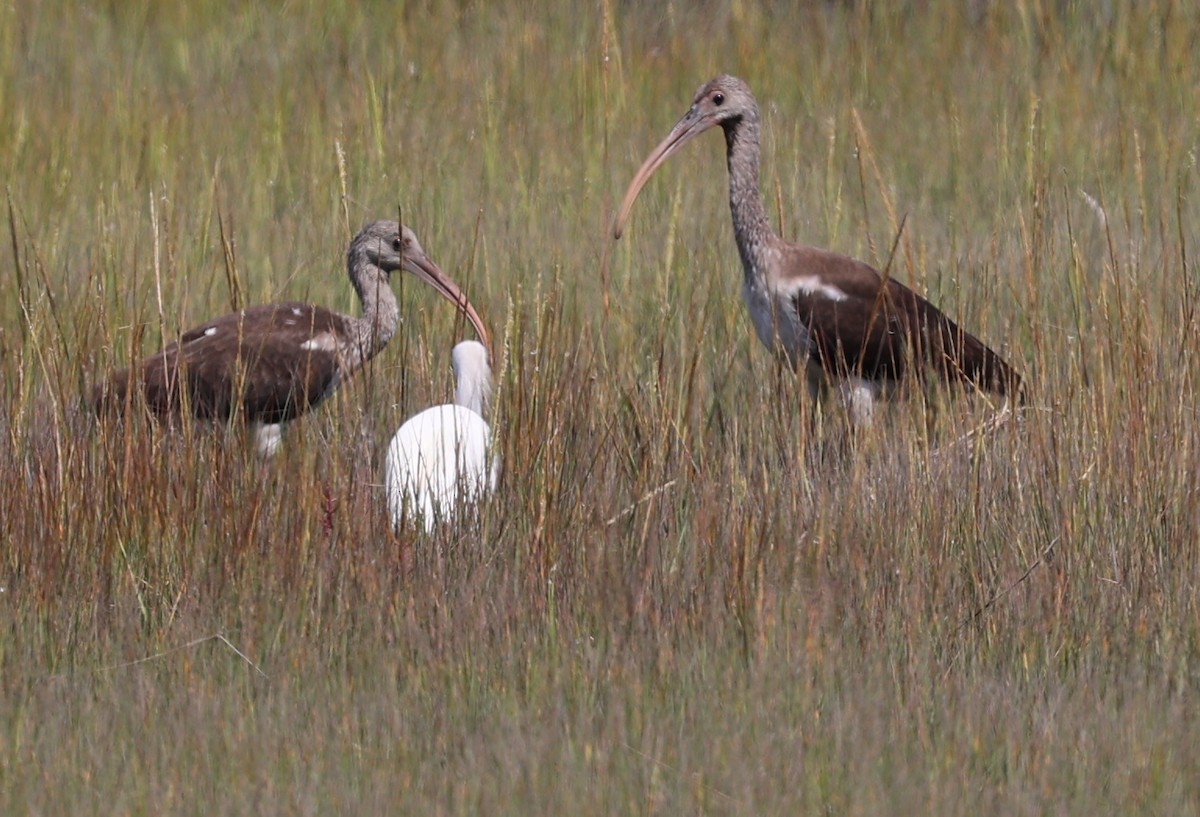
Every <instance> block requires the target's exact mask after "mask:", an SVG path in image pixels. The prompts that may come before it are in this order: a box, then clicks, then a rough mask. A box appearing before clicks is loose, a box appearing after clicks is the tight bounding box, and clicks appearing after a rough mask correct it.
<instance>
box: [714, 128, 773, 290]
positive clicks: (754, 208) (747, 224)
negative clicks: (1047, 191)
mask: <svg viewBox="0 0 1200 817" xmlns="http://www.w3.org/2000/svg"><path fill="white" fill-rule="evenodd" d="M722 127H723V128H724V130H725V153H726V159H727V161H728V164H729V210H730V212H731V213H732V214H733V234H734V237H735V238H736V239H737V246H738V253H739V254H740V255H741V256H742V269H743V270H744V271H745V273H746V278H747V279H748V280H749V279H755V278H762V276H763V275H764V273H765V268H764V264H763V263H762V260H763V254H764V251H765V250H766V248H767V247H768V246H769V244H770V243H771V242H772V241H773V240H774V239H775V233H774V232H773V231H772V230H771V222H770V221H768V220H767V211H766V208H765V207H763V200H762V193H761V192H760V190H759V185H758V162H759V155H760V153H761V151H760V148H759V141H758V111H757V110H753V111H751V112H750V113H749V114H747V115H745V116H743V117H741V118H739V119H734V120H731V121H729V122H727V123H725V124H724V125H723V126H722Z"/></svg>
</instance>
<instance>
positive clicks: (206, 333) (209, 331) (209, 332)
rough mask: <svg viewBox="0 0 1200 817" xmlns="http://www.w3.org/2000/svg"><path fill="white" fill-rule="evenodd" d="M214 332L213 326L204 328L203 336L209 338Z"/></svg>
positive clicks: (215, 328) (215, 330) (215, 329)
mask: <svg viewBox="0 0 1200 817" xmlns="http://www.w3.org/2000/svg"><path fill="white" fill-rule="evenodd" d="M215 334H217V327H215V326H210V327H208V328H207V329H205V330H204V337H206V338H211V337H212V336H213V335H215Z"/></svg>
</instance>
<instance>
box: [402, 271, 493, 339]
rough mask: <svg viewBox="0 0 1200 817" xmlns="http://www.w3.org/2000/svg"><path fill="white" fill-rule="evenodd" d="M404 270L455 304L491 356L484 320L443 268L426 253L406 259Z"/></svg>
mask: <svg viewBox="0 0 1200 817" xmlns="http://www.w3.org/2000/svg"><path fill="white" fill-rule="evenodd" d="M404 268H405V269H406V270H408V271H409V272H411V273H412V274H413V275H415V276H417V277H418V278H420V279H421V280H422V281H424V282H425V283H427V284H429V285H430V286H431V287H433V288H434V289H436V290H437V291H438V294H440V295H441V296H442V297H443V298H445V299H446V300H448V301H450V302H451V303H452V304H454V306H455V307H457V308H458V311H460V312H462V313H463V314H464V315H466V316H467V320H469V321H470V322H471V325H472V326H474V327H475V333H476V334H477V335H478V336H479V341H480V342H481V343H482V344H483V345H484V346H486V347H487V349H488V354H489V356H490V355H491V349H492V344H491V340H490V339H489V338H488V332H487V328H486V327H485V326H484V325H483V319H482V318H480V317H479V313H478V312H476V311H475V307H474V306H472V305H471V302H470V301H468V300H467V296H466V295H464V294H463V291H462V290H461V289H460V288H459V286H458V284H456V283H454V281H453V280H451V279H450V276H448V275H447V274H446V273H444V272H442V270H441V268H440V267H439V266H438V265H437V264H435V263H433V260H432V259H430V257H429V256H427V255H425V254H424V253H421V254H420V255H417V256H415V257H413V258H405V259H404Z"/></svg>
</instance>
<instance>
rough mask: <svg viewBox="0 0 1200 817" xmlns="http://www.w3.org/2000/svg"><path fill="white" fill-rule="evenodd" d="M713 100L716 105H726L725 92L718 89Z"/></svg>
mask: <svg viewBox="0 0 1200 817" xmlns="http://www.w3.org/2000/svg"><path fill="white" fill-rule="evenodd" d="M712 100H713V104H714V105H724V104H725V94H723V93H721V92H720V91H718V92H717V93H715V94H713V98H712Z"/></svg>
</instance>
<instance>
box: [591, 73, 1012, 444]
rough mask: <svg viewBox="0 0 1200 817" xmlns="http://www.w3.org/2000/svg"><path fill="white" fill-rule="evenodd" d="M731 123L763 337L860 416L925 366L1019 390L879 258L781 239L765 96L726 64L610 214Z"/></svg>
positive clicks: (729, 136)
mask: <svg viewBox="0 0 1200 817" xmlns="http://www.w3.org/2000/svg"><path fill="white" fill-rule="evenodd" d="M717 125H720V126H721V129H722V130H724V131H725V152H726V158H727V161H728V165H729V208H730V210H731V211H732V213H733V232H734V236H735V238H736V239H737V246H738V252H739V254H740V255H741V257H742V269H743V271H744V273H745V277H744V281H743V287H742V297H743V298H744V299H745V301H746V306H747V307H748V308H749V310H750V318H751V320H752V321H753V322H754V328H755V331H756V332H757V334H758V337H759V339H760V340H761V341H762V342H763V343H764V344H765V345H766V346H767V348H768V349H772V350H773V351H775V353H776V354H780V355H782V356H783V357H784V358H785V359H786V360H787V361H788V363H789V364H790V365H791V366H792V367H793V368H794V369H798V368H799V367H800V365H802V364H803V365H804V366H805V375H806V379H807V381H808V386H809V390H810V392H811V393H812V394H813V396H814V397H815V396H817V395H819V394H820V392H821V391H822V390H823V388H824V386H825V384H826V383H830V382H832V383H834V384H836V386H837V389H838V391H839V393H840V395H841V397H842V399H843V401H844V402H845V404H846V407H847V409H848V411H849V414H850V417H851V421H852V422H853V423H854V424H855V425H861V424H867V423H869V422H870V419H871V413H872V408H873V406H874V403H875V401H876V399H878V397H879V396H880V395H881V394H882V393H883V391H884V390H885V388H887V387H888V386H890V385H892V384H893V383H895V382H896V381H899V380H901V379H902V378H904V377H905V376H906V375H912V376H915V377H922V376H924V375H925V374H926V373H927V371H928V370H932V371H933V372H935V373H936V374H937V375H939V376H940V377H942V378H943V379H945V380H946V381H949V382H955V383H962V384H966V385H968V386H971V387H974V388H981V389H986V390H989V391H992V392H995V393H997V394H999V395H1010V394H1015V395H1020V394H1021V377H1020V375H1018V374H1017V372H1016V371H1015V370H1013V368H1012V367H1011V366H1009V364H1008V363H1006V362H1005V361H1004V360H1003V359H1002V358H1001V357H1000V356H999V355H998V354H996V353H995V352H993V351H992V350H991V349H989V348H988V347H987V346H985V345H984V344H983V343H982V342H981V341H980V340H979V339H978V338H975V337H974V336H972V335H970V334H968V333H967V332H965V331H963V330H962V329H961V328H959V326H958V325H957V324H956V323H954V321H952V320H950V318H948V317H946V316H945V315H944V314H942V312H941V311H939V310H938V308H937V307H935V306H934V305H933V304H931V303H929V301H927V300H925V299H924V298H922V297H921V296H920V295H918V294H916V293H915V292H913V291H912V290H911V289H909V288H908V287H906V286H904V285H903V284H901V283H900V282H899V281H896V280H895V279H893V278H887V277H884V276H881V275H880V274H879V272H878V271H877V270H875V269H874V268H873V267H871V266H869V265H867V264H865V263H863V262H862V261H857V260H855V259H853V258H848V257H846V256H844V255H838V254H837V253H833V252H829V251H828V250H823V249H818V248H816V247H808V246H803V245H800V244H793V243H791V242H788V241H784V240H783V239H782V238H780V237H779V236H778V235H776V234H775V232H774V231H773V230H772V229H771V225H770V222H769V221H768V220H767V212H766V209H765V208H764V207H763V201H762V194H761V192H760V191H759V185H758V164H759V152H760V151H759V136H758V130H759V116H758V104H757V103H756V102H755V100H754V95H753V94H752V93H751V92H750V88H749V87H748V86H747V85H746V83H745V82H743V81H742V80H740V79H738V78H737V77H732V76H728V75H723V76H719V77H717V78H716V79H713V80H712V81H710V82H709V83H708V84H706V85H704V86H703V87H701V88H700V90H699V91H697V92H696V96H695V98H694V99H693V100H692V106H691V108H689V109H688V112H687V113H685V114H684V115H683V118H681V119H680V120H679V121H678V122H677V123H675V127H673V128H672V129H671V132H670V133H669V134H667V138H666V139H664V140H663V141H662V142H661V143H660V144H659V145H658V147H656V148H655V149H654V151H653V152H652V153H651V154H650V155H649V157H647V159H646V161H645V163H644V164H643V165H642V166H641V168H640V169H639V170H638V172H637V175H636V176H634V178H633V181H632V182H630V184H629V191H628V192H627V193H626V194H625V200H624V201H623V202H622V204H621V209H620V211H619V212H618V213H617V217H616V220H615V221H614V222H613V237H614V238H620V237H621V232H622V230H623V228H624V226H625V222H626V220H627V219H628V217H629V211H630V209H631V208H632V207H633V203H634V201H635V200H636V199H637V196H638V193H639V192H641V189H642V187H643V186H645V184H646V182H647V180H648V179H649V178H650V176H651V175H652V174H653V173H654V171H655V170H656V169H658V167H659V166H660V165H661V164H663V162H665V161H666V160H667V159H668V158H669V157H670V156H672V155H673V154H674V153H675V152H676V151H678V150H679V149H680V148H681V147H683V145H684V144H685V143H686V142H688V141H690V140H691V139H692V138H693V137H695V136H697V135H699V134H701V133H703V132H704V131H706V130H708V129H709V128H712V127H715V126H717Z"/></svg>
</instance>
